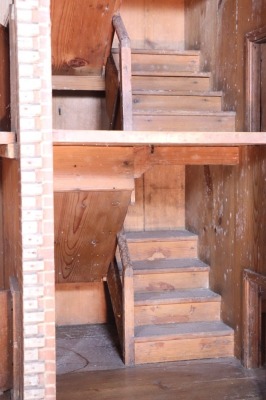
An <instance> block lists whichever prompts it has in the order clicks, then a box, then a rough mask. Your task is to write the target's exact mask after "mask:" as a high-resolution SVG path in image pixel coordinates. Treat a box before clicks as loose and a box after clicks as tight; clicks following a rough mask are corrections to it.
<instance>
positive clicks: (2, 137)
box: [0, 131, 16, 145]
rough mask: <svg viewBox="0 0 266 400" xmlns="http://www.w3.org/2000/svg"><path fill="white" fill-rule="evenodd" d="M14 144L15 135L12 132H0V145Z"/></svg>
mask: <svg viewBox="0 0 266 400" xmlns="http://www.w3.org/2000/svg"><path fill="white" fill-rule="evenodd" d="M11 143H16V134H15V133H14V132H1V131H0V145H1V144H11Z"/></svg>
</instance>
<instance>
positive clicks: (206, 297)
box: [135, 288, 221, 305]
mask: <svg viewBox="0 0 266 400" xmlns="http://www.w3.org/2000/svg"><path fill="white" fill-rule="evenodd" d="M220 300H221V296H220V295H219V294H217V293H215V292H213V291H212V290H210V289H204V288H202V289H181V290H180V289H179V290H169V291H162V292H136V293H135V305H149V304H169V303H187V302H207V301H220Z"/></svg>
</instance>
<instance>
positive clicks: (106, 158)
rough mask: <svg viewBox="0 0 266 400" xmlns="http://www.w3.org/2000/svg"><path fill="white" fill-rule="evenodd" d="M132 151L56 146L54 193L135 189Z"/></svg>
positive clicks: (126, 149)
mask: <svg viewBox="0 0 266 400" xmlns="http://www.w3.org/2000/svg"><path fill="white" fill-rule="evenodd" d="M133 177H134V164H133V149H132V148H129V147H128V148H123V147H113V148H108V147H102V146H101V147H87V146H73V147H62V146H54V190H55V191H69V190H121V189H125V190H132V189H133V188H134V182H133Z"/></svg>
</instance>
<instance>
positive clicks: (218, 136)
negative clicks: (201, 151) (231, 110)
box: [53, 129, 266, 146]
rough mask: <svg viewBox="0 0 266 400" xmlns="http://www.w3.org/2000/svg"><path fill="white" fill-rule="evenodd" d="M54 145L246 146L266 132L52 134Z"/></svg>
mask: <svg viewBox="0 0 266 400" xmlns="http://www.w3.org/2000/svg"><path fill="white" fill-rule="evenodd" d="M53 137H54V144H55V145H75V144H79V145H86V144H87V145H90V146H98V145H104V146H143V145H158V146H166V145H168V146H249V145H266V132H155V131H152V132H150V131H126V132H125V131H104V130H103V131H99V130H97V131H95V130H91V131H84V130H76V131H73V130H71V131H70V130H58V129H55V130H53Z"/></svg>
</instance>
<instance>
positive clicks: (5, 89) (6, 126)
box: [0, 0, 11, 142]
mask: <svg viewBox="0 0 266 400" xmlns="http://www.w3.org/2000/svg"><path fill="white" fill-rule="evenodd" d="M4 1H5V3H4V4H3V1H2V2H1V7H5V8H7V10H8V7H7V4H6V0H4ZM7 10H5V11H7ZM6 14H7V15H8V14H9V13H8V12H7V13H6V12H4V10H3V9H2V13H1V10H0V16H1V17H0V18H3V17H4V15H6ZM0 57H1V63H0V88H1V96H0V130H1V131H9V130H10V129H11V126H10V83H9V82H10V79H9V76H10V72H9V68H10V65H9V64H10V61H9V33H8V29H7V28H4V27H3V26H1V25H0ZM3 134H4V132H3V133H2V132H1V133H0V142H1V140H2V138H1V135H3Z"/></svg>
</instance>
